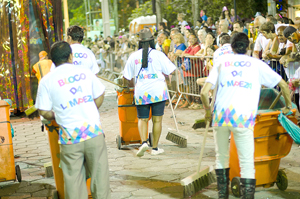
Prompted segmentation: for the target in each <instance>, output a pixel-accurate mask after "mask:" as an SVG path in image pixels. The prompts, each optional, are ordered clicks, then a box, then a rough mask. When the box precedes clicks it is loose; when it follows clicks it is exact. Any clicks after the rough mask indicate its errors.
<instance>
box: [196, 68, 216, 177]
mask: <svg viewBox="0 0 300 199" xmlns="http://www.w3.org/2000/svg"><path fill="white" fill-rule="evenodd" d="M220 68H221V66H219V69H218V72H219V76H220ZM218 84H219V77H218V80H217V84H216V85H215V88H214V92H213V96H212V100H211V103H210V110H212V109H213V108H214V105H215V99H216V94H217V90H218ZM209 124H210V121H207V122H206V126H205V132H204V137H203V143H202V146H201V152H200V157H199V163H198V168H197V172H199V171H200V166H201V162H202V157H203V153H204V147H205V143H206V137H207V133H208V128H209Z"/></svg>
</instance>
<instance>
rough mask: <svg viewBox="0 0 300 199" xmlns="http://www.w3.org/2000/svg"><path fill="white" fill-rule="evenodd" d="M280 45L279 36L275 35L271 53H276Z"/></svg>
mask: <svg viewBox="0 0 300 199" xmlns="http://www.w3.org/2000/svg"><path fill="white" fill-rule="evenodd" d="M278 47H279V41H278V37H275V38H274V39H273V41H272V47H271V54H272V55H275V54H277V52H278Z"/></svg>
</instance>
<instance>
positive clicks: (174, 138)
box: [166, 87, 187, 148]
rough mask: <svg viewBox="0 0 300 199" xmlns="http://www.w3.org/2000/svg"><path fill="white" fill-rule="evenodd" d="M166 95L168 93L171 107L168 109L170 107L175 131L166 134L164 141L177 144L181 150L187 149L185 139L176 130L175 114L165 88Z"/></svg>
mask: <svg viewBox="0 0 300 199" xmlns="http://www.w3.org/2000/svg"><path fill="white" fill-rule="evenodd" d="M167 93H168V97H169V103H170V105H171V106H170V107H171V111H172V115H173V119H174V123H175V126H176V131H174V130H170V131H169V132H168V134H167V136H166V139H167V140H169V141H171V142H173V143H175V144H178V146H179V147H181V148H186V147H187V137H186V136H184V135H181V134H179V130H178V126H177V122H176V118H175V114H174V109H173V105H172V103H171V98H170V95H169V90H168V87H167Z"/></svg>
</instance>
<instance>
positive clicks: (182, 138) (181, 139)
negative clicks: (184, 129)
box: [166, 131, 187, 148]
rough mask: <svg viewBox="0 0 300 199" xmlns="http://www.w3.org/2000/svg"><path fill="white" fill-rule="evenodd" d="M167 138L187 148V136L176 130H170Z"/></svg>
mask: <svg viewBox="0 0 300 199" xmlns="http://www.w3.org/2000/svg"><path fill="white" fill-rule="evenodd" d="M166 139H167V140H169V141H171V142H173V143H175V144H178V146H179V147H181V148H186V147H187V138H186V137H185V136H183V135H180V134H178V133H176V132H171V131H169V132H168V134H167V136H166Z"/></svg>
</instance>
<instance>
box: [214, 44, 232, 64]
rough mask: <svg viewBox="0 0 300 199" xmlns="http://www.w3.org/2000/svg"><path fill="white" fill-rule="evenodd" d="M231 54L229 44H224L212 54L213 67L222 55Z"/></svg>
mask: <svg viewBox="0 0 300 199" xmlns="http://www.w3.org/2000/svg"><path fill="white" fill-rule="evenodd" d="M229 54H233V51H232V48H231V45H230V44H224V45H223V46H221V47H220V48H218V49H217V50H216V51H215V52H214V65H215V63H216V62H217V61H218V59H219V58H220V56H222V55H229Z"/></svg>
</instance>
